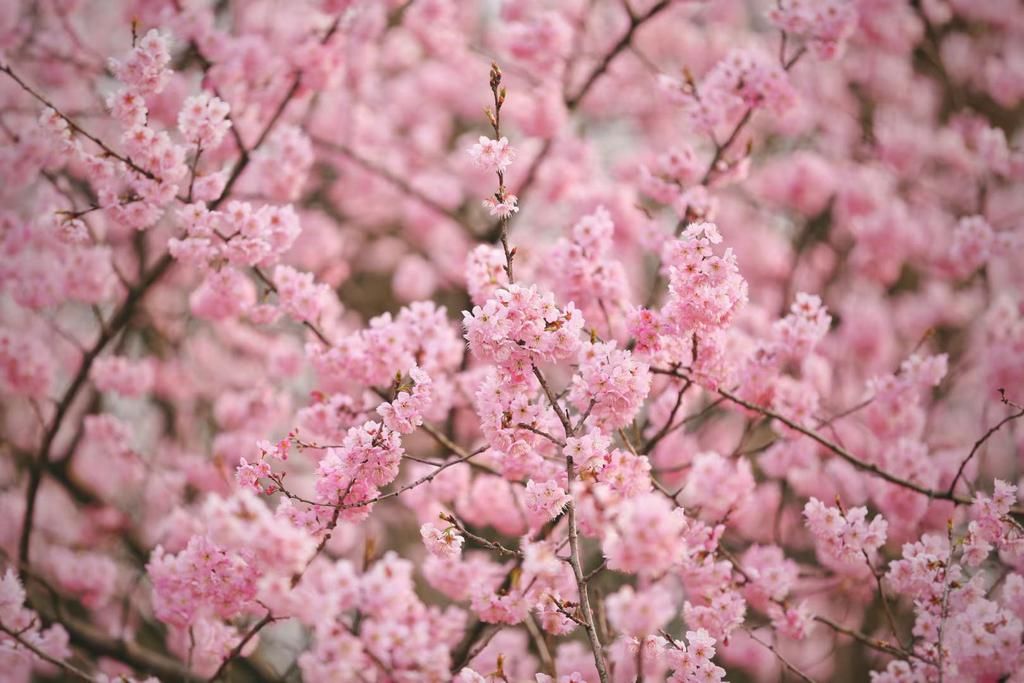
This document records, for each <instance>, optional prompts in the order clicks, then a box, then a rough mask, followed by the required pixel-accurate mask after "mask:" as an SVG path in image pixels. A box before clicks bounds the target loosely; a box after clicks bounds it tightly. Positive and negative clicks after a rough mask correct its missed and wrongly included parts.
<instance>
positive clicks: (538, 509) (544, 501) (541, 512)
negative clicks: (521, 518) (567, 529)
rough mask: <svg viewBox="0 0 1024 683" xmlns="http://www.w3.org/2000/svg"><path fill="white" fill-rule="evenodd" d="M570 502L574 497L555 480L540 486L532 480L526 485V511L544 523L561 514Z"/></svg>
mask: <svg viewBox="0 0 1024 683" xmlns="http://www.w3.org/2000/svg"><path fill="white" fill-rule="evenodd" d="M570 500H572V497H571V496H570V495H569V494H568V493H566V492H565V489H563V488H562V487H561V486H559V485H558V483H557V482H555V481H553V480H548V481H545V482H542V483H539V484H538V483H537V482H536V481H533V480H532V479H531V480H530V481H528V482H527V483H526V496H525V500H524V503H525V505H526V509H527V510H528V511H529V512H530V513H532V514H533V515H536V516H537V517H538V518H540V519H542V520H544V521H547V520H549V519H551V518H552V517H554V516H555V515H557V514H558V513H559V512H561V511H562V509H563V508H564V507H565V506H566V504H567V503H568V502H569V501H570Z"/></svg>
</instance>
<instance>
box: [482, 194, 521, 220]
mask: <svg viewBox="0 0 1024 683" xmlns="http://www.w3.org/2000/svg"><path fill="white" fill-rule="evenodd" d="M483 205H484V208H485V209H487V211H488V213H490V215H492V216H498V217H499V218H508V217H509V216H512V215H513V214H516V213H519V199H518V198H517V197H516V196H515V195H514V194H506V195H505V197H504V198H503V199H501V200H498V199H495V198H493V197H488V198H487V199H485V200H484V201H483Z"/></svg>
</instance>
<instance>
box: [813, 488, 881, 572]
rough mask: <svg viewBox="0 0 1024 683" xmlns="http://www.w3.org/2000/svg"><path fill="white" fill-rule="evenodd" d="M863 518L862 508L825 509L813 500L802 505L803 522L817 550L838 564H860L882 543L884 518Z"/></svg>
mask: <svg viewBox="0 0 1024 683" xmlns="http://www.w3.org/2000/svg"><path fill="white" fill-rule="evenodd" d="M867 517H868V510H867V508H865V507H855V508H850V509H849V510H843V509H842V508H839V507H828V506H826V505H825V504H824V503H822V502H821V501H820V500H818V499H817V498H811V499H810V500H809V501H807V504H806V505H805V506H804V519H805V521H806V523H807V528H808V529H810V531H811V533H812V534H813V535H814V539H815V541H816V544H817V547H818V549H819V550H820V551H821V552H823V553H824V554H825V555H826V556H827V557H829V558H831V559H833V560H835V561H837V562H839V563H841V564H847V565H850V564H855V563H860V562H862V561H863V560H864V559H865V556H867V557H870V556H871V555H872V554H874V553H875V551H877V550H878V549H879V548H880V547H881V546H882V545H883V544H884V543H885V539H886V532H887V528H888V524H887V523H886V521H885V518H884V517H881V516H880V515H875V517H874V519H872V520H871V521H870V522H869V521H868V519H867Z"/></svg>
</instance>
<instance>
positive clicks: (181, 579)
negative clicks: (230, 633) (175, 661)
mask: <svg viewBox="0 0 1024 683" xmlns="http://www.w3.org/2000/svg"><path fill="white" fill-rule="evenodd" d="M146 569H147V572H148V574H149V578H150V580H151V581H152V582H153V600H154V604H153V609H154V610H155V611H156V613H157V615H158V616H159V617H160V619H161V620H163V621H166V622H167V623H169V624H174V625H176V626H187V625H188V624H191V623H193V622H194V621H195V620H196V619H198V618H201V617H203V616H207V615H208V614H212V615H216V616H218V617H220V618H223V619H230V618H232V617H235V616H237V615H239V614H242V613H244V612H246V611H247V610H250V609H252V608H253V607H254V604H253V599H254V598H255V597H256V580H257V579H258V578H259V575H260V570H259V567H258V566H256V563H255V562H254V558H253V557H252V556H251V554H249V553H236V552H231V551H226V550H224V549H223V548H221V547H219V546H218V545H217V544H215V543H214V542H213V541H211V540H210V539H209V538H208V537H207V536H200V535H197V536H193V537H192V539H191V540H189V542H188V545H187V546H186V547H185V548H184V549H183V550H182V551H181V552H179V553H177V554H176V555H171V554H168V553H166V552H164V550H163V549H162V548H160V547H158V548H157V549H156V550H154V552H153V556H152V558H151V559H150V561H149V564H147V565H146Z"/></svg>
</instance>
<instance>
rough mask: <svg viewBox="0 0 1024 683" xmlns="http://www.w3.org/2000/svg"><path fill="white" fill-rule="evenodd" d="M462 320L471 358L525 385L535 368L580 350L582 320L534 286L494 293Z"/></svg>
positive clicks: (575, 311) (569, 305)
mask: <svg viewBox="0 0 1024 683" xmlns="http://www.w3.org/2000/svg"><path fill="white" fill-rule="evenodd" d="M464 316H465V326H466V339H467V340H468V341H469V349H470V351H471V352H472V353H473V355H475V356H477V357H479V358H481V359H485V360H490V361H492V362H494V363H496V364H497V365H498V367H500V368H501V370H502V372H504V373H508V375H509V376H510V377H511V378H512V381H514V382H523V381H525V380H526V378H527V377H528V376H529V375H530V373H531V372H532V370H531V368H533V366H534V365H536V364H537V363H542V362H557V361H560V360H565V359H566V358H570V357H572V356H573V355H575V354H576V353H577V352H578V350H579V348H580V334H581V332H582V331H583V316H582V315H581V314H580V313H579V311H578V310H577V309H576V307H575V306H574V305H573V304H572V303H569V304H568V305H567V306H566V307H565V308H564V309H563V308H560V307H559V306H558V305H556V303H555V297H554V295H553V294H552V293H551V292H546V291H544V290H542V289H540V288H539V287H537V286H536V285H531V286H530V287H522V286H520V285H515V284H514V285H509V286H508V287H507V288H506V289H499V290H497V291H496V292H495V293H494V296H493V297H492V298H491V299H488V300H487V302H486V303H485V304H484V305H483V306H474V307H473V310H472V312H469V311H467V312H465V313H464Z"/></svg>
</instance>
